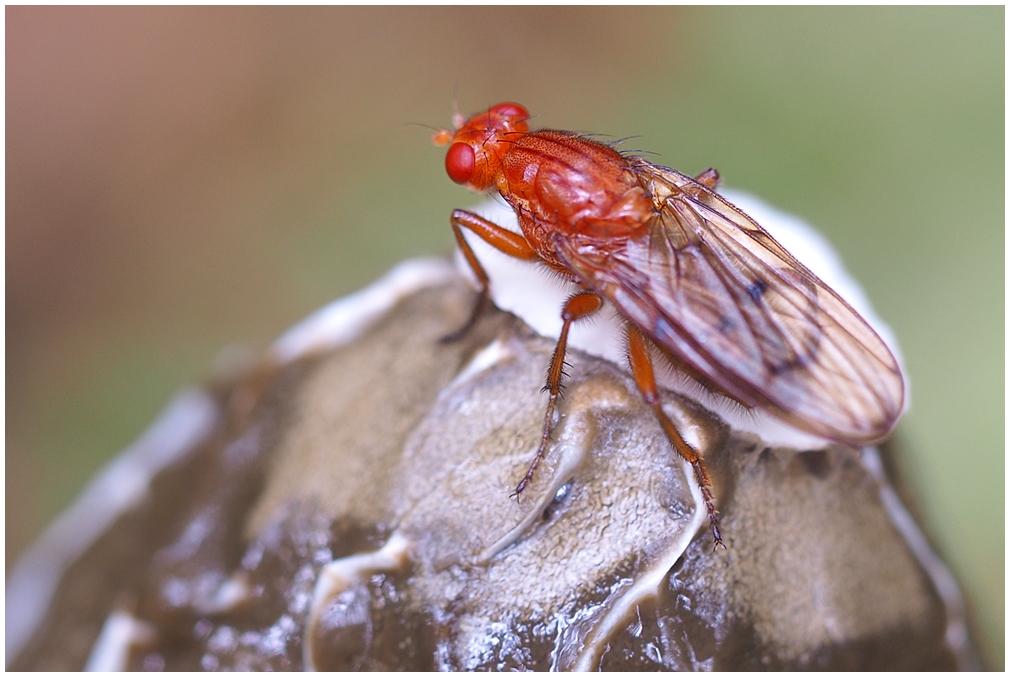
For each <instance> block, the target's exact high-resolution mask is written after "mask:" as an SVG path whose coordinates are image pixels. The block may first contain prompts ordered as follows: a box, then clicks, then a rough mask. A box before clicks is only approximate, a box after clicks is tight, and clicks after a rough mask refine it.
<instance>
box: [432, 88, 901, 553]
mask: <svg viewBox="0 0 1010 677" xmlns="http://www.w3.org/2000/svg"><path fill="white" fill-rule="evenodd" d="M528 120H529V113H528V112H527V111H526V109H525V108H524V107H522V106H520V105H519V104H515V103H502V104H498V105H497V106H492V107H491V108H490V109H488V110H487V111H486V112H483V113H480V114H478V115H474V116H473V117H471V118H470V119H468V120H466V119H464V118H463V117H462V116H459V115H457V116H456V118H455V119H454V124H455V127H456V129H455V130H454V131H448V130H447V131H441V132H439V133H438V134H436V135H435V138H434V140H435V142H436V143H437V144H439V145H446V144H448V145H449V150H448V152H447V153H446V158H445V168H446V172H448V174H449V178H451V179H452V180H453V181H455V182H456V183H459V184H463V185H465V186H467V187H468V188H470V189H471V190H474V191H476V192H479V193H486V192H490V191H492V190H496V191H498V193H500V194H501V196H502V197H503V198H504V199H505V201H506V202H508V204H509V205H511V207H512V208H513V209H514V210H515V213H516V216H517V217H518V219H519V226H520V228H521V230H522V233H521V234H520V233H515V232H513V231H510V230H507V229H505V228H502V227H501V226H498V225H496V224H494V223H492V222H490V221H488V220H486V219H484V218H481V217H480V216H478V215H476V214H474V213H472V212H468V211H464V210H459V209H457V210H455V211H454V212H453V213H452V217H451V223H452V229H453V233H454V234H455V236H456V242H457V243H458V245H459V248H460V249H461V250H462V252H463V255H464V257H465V258H466V260H467V262H468V264H469V265H470V267H471V268H472V269H473V272H474V274H475V275H476V277H477V280H478V283H479V285H480V294H479V297H478V300H477V303H476V305H475V306H474V311H473V314H472V315H471V317H470V319H469V321H468V322H467V323H466V325H464V326H463V328H462V329H460V330H459V331H458V332H457V333H456V334H454V335H453V336H451V337H447V338H450V339H451V338H456V337H458V336H461V335H462V334H463V333H464V332H466V331H467V330H468V329H469V328H470V327H471V326H472V325H473V323H474V322H475V321H476V319H477V318H478V316H479V315H480V313H481V311H482V309H483V308H484V306H485V305H486V303H487V301H488V287H489V284H490V280H489V279H488V276H487V273H486V272H485V271H484V268H483V266H481V264H480V262H479V261H478V260H477V257H476V256H475V255H474V253H473V250H472V249H471V248H470V246H469V245H468V244H467V242H466V240H465V239H464V238H463V229H464V228H466V229H467V230H469V231H471V232H473V233H474V234H476V235H477V236H478V237H480V238H481V239H482V240H484V241H485V242H487V243H488V244H490V245H491V246H492V247H494V248H495V249H498V250H499V251H501V252H503V253H505V254H507V255H509V256H512V257H515V258H517V259H523V260H527V261H532V262H538V263H540V264H541V265H545V266H547V267H549V268H550V269H552V270H554V271H555V272H557V273H559V274H560V275H562V276H563V277H564V278H565V279H568V280H570V281H572V282H574V283H575V284H576V285H577V288H578V291H576V292H575V293H574V294H572V295H571V296H570V297H569V298H568V300H567V301H566V302H565V304H564V306H563V308H562V309H561V319H562V322H563V324H562V328H561V335H560V337H559V339H558V343H557V346H556V347H555V349H554V354H553V357H552V358H551V361H550V367H549V369H548V371H547V383H546V387H545V390H547V392H548V393H549V395H550V399H549V401H548V404H547V412H546V415H545V417H544V425H543V434H542V436H541V440H540V446H539V448H538V449H537V453H536V456H535V457H534V459H533V462H532V463H531V464H530V467H529V470H528V471H527V473H526V475H525V476H524V477H523V479H522V481H520V482H519V485H518V486H517V487H516V490H515V493H516V494H517V495H518V494H520V493H522V491H523V490H524V489H525V488H526V486H527V484H529V482H530V479H531V478H532V477H533V473H534V471H535V470H536V467H537V465H538V464H539V463H540V461H541V459H542V458H543V457H544V454H545V453H546V451H547V446H548V443H549V441H550V432H551V424H552V419H553V414H554V409H555V405H556V403H557V398H558V394H559V392H560V390H561V380H562V376H563V373H562V367H563V365H564V358H565V349H566V344H567V339H568V331H569V328H570V327H571V325H572V323H573V322H577V321H578V320H581V319H584V318H586V317H588V316H590V315H592V314H593V313H595V312H597V311H598V310H600V308H601V307H602V306H603V304H604V302H609V303H611V304H613V305H614V307H615V308H616V309H617V311H618V313H619V314H620V316H621V317H622V318H623V319H624V321H625V334H626V337H627V353H628V362H629V365H630V367H631V372H632V375H633V376H634V379H635V383H636V384H637V385H638V389H639V391H640V392H641V394H642V397H643V399H644V400H645V402H646V404H648V405H649V406H650V407H651V408H652V410H653V412H654V413H655V415H656V418H657V419H658V420H659V423H660V425H661V426H662V428H663V431H664V433H665V434H666V436H667V438H669V440H670V443H671V444H672V445H673V447H674V449H676V450H677V453H678V454H680V456H681V457H683V458H684V460H686V461H687V462H688V463H690V464H691V466H692V467H693V468H694V473H695V477H696V478H697V481H698V484H699V486H700V487H701V490H702V494H703V495H704V498H705V505H706V508H707V510H708V517H709V522H710V523H711V527H712V533H713V535H714V537H715V542H716V544H717V545H722V536H721V534H720V531H719V520H718V512H717V510H716V507H715V500H714V498H713V496H712V481H711V478H710V476H709V472H708V469H707V468H706V467H705V462H704V459H703V458H702V456H701V454H700V453H699V451H698V450H696V449H693V448H692V447H691V446H690V445H689V444H688V443H687V442H685V441H684V439H683V437H682V436H681V434H680V432H679V431H678V430H677V428H676V426H675V425H674V424H673V422H672V421H671V420H670V419H669V417H668V416H667V415H666V413H665V412H664V411H663V407H662V404H661V401H660V397H659V391H658V388H657V385H656V378H655V375H654V370H653V357H654V355H657V356H660V357H661V358H662V359H665V360H668V361H669V362H671V363H672V364H673V365H674V366H675V367H676V368H678V369H681V370H683V371H684V372H686V373H687V374H688V375H690V376H692V377H693V378H695V379H696V380H697V381H698V382H700V383H701V384H703V385H704V386H706V387H707V388H709V389H711V390H713V391H716V392H719V393H722V394H724V395H726V396H728V397H730V398H731V399H733V400H735V401H737V402H739V403H740V404H742V405H743V406H745V407H749V408H760V409H762V410H765V411H768V412H770V413H772V414H773V415H775V416H777V417H778V418H780V419H782V420H783V421H785V422H787V423H789V424H791V425H793V426H795V427H796V428H799V429H801V430H804V431H806V432H809V433H812V434H814V435H817V436H819V437H823V438H827V439H830V440H834V441H836V442H839V443H841V444H845V445H848V446H851V447H859V446H861V445H863V444H867V443H870V442H875V441H877V440H880V439H882V438H883V437H885V436H886V435H887V434H888V433H889V432H890V431H891V429H892V428H893V427H894V425H895V423H896V422H897V420H898V417H899V415H900V414H901V411H902V406H903V402H904V382H903V380H902V376H901V371H900V369H899V367H898V363H897V361H896V360H895V358H894V356H893V355H892V354H891V351H890V350H889V349H888V348H887V346H886V345H885V344H884V342H883V341H882V340H881V339H880V337H879V336H878V335H877V334H876V333H875V332H874V331H873V329H871V328H870V326H869V325H868V324H867V323H866V321H865V320H864V319H863V318H862V317H860V316H859V314H858V313H856V311H855V310H853V309H852V307H851V306H849V304H847V303H846V302H845V301H843V300H842V299H841V297H839V296H838V294H837V293H835V292H834V291H833V290H832V289H831V288H829V287H828V286H827V285H826V284H825V283H824V282H822V281H821V280H820V279H818V278H817V276H815V275H814V274H813V273H811V272H810V271H809V270H808V269H807V268H806V267H805V266H804V265H803V264H801V263H800V262H799V261H797V260H796V259H795V258H794V257H793V256H792V255H791V254H789V252H787V251H786V250H785V249H784V248H783V247H782V246H781V245H780V244H779V243H778V242H776V241H775V240H774V239H773V238H772V237H771V236H770V235H769V234H768V233H767V232H765V230H764V229H763V228H761V226H759V225H758V224H757V223H755V222H754V221H753V220H752V219H751V218H750V217H749V216H747V215H746V214H744V213H743V212H742V211H741V210H740V209H738V208H737V207H735V206H733V205H732V204H730V203H729V202H727V201H726V200H725V199H723V198H722V197H721V196H720V195H719V194H718V193H716V191H715V189H716V186H717V184H718V181H719V174H718V173H717V172H716V171H715V170H714V169H708V170H706V171H704V172H702V173H701V174H699V175H698V176H696V177H694V178H691V177H689V176H686V175H685V174H681V173H680V172H678V171H676V170H674V169H669V168H667V167H661V166H658V165H654V164H652V163H651V162H648V161H646V160H644V159H642V158H640V157H635V156H630V155H622V154H621V153H619V152H618V151H616V150H614V149H613V148H611V147H610V146H608V145H605V144H602V143H599V142H597V141H594V140H592V139H588V138H586V137H584V136H580V135H579V134H576V133H574V132H565V131H557V130H540V131H535V132H531V131H530V129H529V123H528Z"/></svg>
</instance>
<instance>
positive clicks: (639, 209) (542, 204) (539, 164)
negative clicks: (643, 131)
mask: <svg viewBox="0 0 1010 677" xmlns="http://www.w3.org/2000/svg"><path fill="white" fill-rule="evenodd" d="M502 182H503V185H504V186H505V187H506V191H507V192H506V191H502V194H503V195H506V197H509V196H514V197H513V198H510V199H509V201H510V203H512V204H513V206H517V205H518V204H519V203H522V205H523V207H522V208H520V209H519V211H520V213H522V212H524V211H528V212H529V214H530V218H531V219H532V220H533V221H535V222H537V223H538V224H539V225H541V226H543V227H545V228H547V229H549V230H551V229H554V230H559V231H561V232H562V234H563V235H566V236H579V235H588V236H595V237H625V236H628V235H631V234H633V233H634V232H636V231H637V230H638V229H640V228H641V227H642V226H643V224H645V223H646V222H648V221H649V219H650V218H651V217H652V215H653V213H654V206H653V203H652V199H651V197H650V196H649V195H648V193H647V192H646V190H645V188H644V187H643V186H642V185H641V184H640V182H639V180H638V176H637V174H636V173H635V171H634V170H633V168H632V167H631V165H630V164H629V163H628V161H627V160H626V159H625V158H624V156H622V155H621V154H620V153H618V152H617V151H615V150H614V149H613V148H611V147H609V146H606V145H603V144H601V143H597V142H595V141H592V140H590V139H587V138H584V137H581V136H579V135H577V134H573V133H571V132H558V131H553V130H545V131H541V132H533V133H531V134H527V135H526V136H524V137H522V138H521V139H519V140H518V141H517V142H516V143H514V144H513V145H512V146H510V147H509V148H508V150H507V152H506V154H505V156H504V158H503V165H502ZM531 244H532V243H531Z"/></svg>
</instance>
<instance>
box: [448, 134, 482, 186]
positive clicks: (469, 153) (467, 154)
mask: <svg viewBox="0 0 1010 677" xmlns="http://www.w3.org/2000/svg"><path fill="white" fill-rule="evenodd" d="M476 163H477V158H476V156H475V155H474V153H473V148H471V147H470V145H469V144H466V143H458V142H457V143H454V144H452V145H451V146H449V152H448V153H446V154H445V171H446V173H447V174H448V175H449V178H450V179H452V180H453V181H455V182H456V183H466V182H467V181H469V180H470V179H471V178H472V177H473V171H474V167H475V165H476Z"/></svg>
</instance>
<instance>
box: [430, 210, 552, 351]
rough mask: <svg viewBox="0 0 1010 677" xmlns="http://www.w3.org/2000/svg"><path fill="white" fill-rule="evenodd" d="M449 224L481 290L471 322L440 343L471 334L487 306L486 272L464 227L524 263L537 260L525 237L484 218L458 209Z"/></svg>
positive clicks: (468, 321)
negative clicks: (469, 242) (465, 234)
mask: <svg viewBox="0 0 1010 677" xmlns="http://www.w3.org/2000/svg"><path fill="white" fill-rule="evenodd" d="M449 222H450V223H451V224H452V232H453V235H455V236H456V244H457V245H459V249H460V251H462V252H463V257H464V258H466V262H467V263H468V264H469V265H470V269H471V270H472V271H473V274H474V275H475V276H476V277H477V284H479V285H480V291H479V296H478V297H477V302H476V303H475V304H474V307H473V312H472V313H471V314H470V319H469V320H467V321H466V324H464V325H463V326H462V327H460V328H459V329H458V330H457V331H454V332H453V333H451V334H449V335H448V336H444V337H442V342H443V343H447V342H449V341H455V340H457V339H459V338H461V337H462V336H463V335H464V334H466V333H467V332H468V331H470V328H471V327H473V325H474V324H475V323H476V322H477V318H478V317H480V315H481V313H482V312H483V311H484V306H486V305H487V301H488V286H489V285H490V280H489V279H488V276H487V271H485V270H484V266H482V265H481V264H480V261H478V260H477V256H476V254H474V253H473V249H471V248H470V245H469V244H468V243H467V241H466V238H465V237H463V230H462V229H463V228H466V229H467V230H469V231H470V232H472V233H475V234H476V235H477V237H479V238H480V239H482V240H484V241H485V242H487V243H488V244H489V245H491V246H492V247H494V248H495V249H497V250H498V251H500V252H502V253H503V254H507V255H508V256H511V257H513V258H517V259H523V260H526V261H533V260H536V259H538V258H540V257H539V256H537V253H536V252H535V251H533V248H532V247H531V246H530V245H529V243H528V242H527V241H526V238H524V237H523V236H522V235H520V234H519V233H513V232H512V231H511V230H508V229H506V228H502V227H501V226H499V225H497V224H495V223H492V222H491V221H488V220H487V219H485V218H482V217H480V216H477V215H476V214H474V213H473V212H468V211H464V210H462V209H457V210H455V211H454V212H453V213H452V216H451V217H450V219H449Z"/></svg>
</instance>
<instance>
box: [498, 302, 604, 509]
mask: <svg viewBox="0 0 1010 677" xmlns="http://www.w3.org/2000/svg"><path fill="white" fill-rule="evenodd" d="M602 307H603V299H602V298H600V297H599V296H597V295H596V294H594V293H593V292H580V293H578V294H573V295H572V296H570V297H568V300H567V301H565V305H564V307H563V308H562V309H561V321H562V324H561V335H560V336H559V337H558V344H557V345H556V346H555V347H554V354H553V355H552V356H551V363H550V365H549V366H548V367H547V379H546V381H547V382H546V384H545V385H544V390H545V391H547V393H548V394H549V396H550V399H548V401H547V413H546V414H545V415H544V428H543V433H542V434H541V435H540V446H539V447H538V448H537V454H536V456H534V457H533V462H532V463H530V468H529V470H527V471H526V476H525V477H523V478H522V481H520V482H519V485H518V486H517V487H516V490H515V492H514V493H513V494H512V495H513V496H519V495H520V494H522V493H523V490H524V489H525V488H526V485H528V484H529V483H530V480H532V479H533V472H534V471H535V470H536V469H537V466H538V465H540V461H542V460H543V458H544V455H545V454H546V453H547V445H548V444H549V443H550V438H551V427H552V425H551V424H552V423H553V419H554V408H555V406H556V405H557V401H558V396H559V395H560V394H561V381H562V379H563V378H564V376H565V351H566V350H567V348H568V330H569V329H570V328H571V326H572V323H573V322H577V321H579V320H581V319H583V318H586V317H589V316H590V315H592V314H593V313H595V312H596V311H598V310H599V309H600V308H602Z"/></svg>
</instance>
